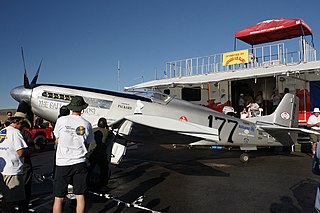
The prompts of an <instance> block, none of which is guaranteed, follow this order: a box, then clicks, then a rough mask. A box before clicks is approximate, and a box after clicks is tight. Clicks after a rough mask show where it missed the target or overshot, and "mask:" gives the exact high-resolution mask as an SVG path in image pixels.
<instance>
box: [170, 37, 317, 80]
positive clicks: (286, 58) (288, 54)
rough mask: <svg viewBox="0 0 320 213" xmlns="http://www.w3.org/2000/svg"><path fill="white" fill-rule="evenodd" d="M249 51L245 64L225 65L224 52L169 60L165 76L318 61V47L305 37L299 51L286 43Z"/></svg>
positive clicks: (300, 41) (172, 76)
mask: <svg viewBox="0 0 320 213" xmlns="http://www.w3.org/2000/svg"><path fill="white" fill-rule="evenodd" d="M248 51H249V63H245V64H235V65H230V66H223V65H222V60H223V53H219V54H214V55H209V56H202V57H195V58H187V59H182V60H177V61H171V62H167V63H166V76H165V77H166V78H175V77H183V76H193V75H201V74H209V73H216V72H226V71H230V70H242V69H254V68H258V67H264V68H268V67H272V66H280V65H291V64H299V63H307V62H311V61H316V49H315V48H314V47H313V46H312V45H310V44H309V43H308V42H307V41H306V40H305V39H300V40H299V50H297V51H288V49H287V48H285V44H284V43H278V44H271V45H266V46H259V47H254V48H249V49H248Z"/></svg>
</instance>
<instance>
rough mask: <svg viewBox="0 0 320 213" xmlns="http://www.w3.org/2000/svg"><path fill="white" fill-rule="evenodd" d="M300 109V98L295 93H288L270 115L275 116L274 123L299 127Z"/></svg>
mask: <svg viewBox="0 0 320 213" xmlns="http://www.w3.org/2000/svg"><path fill="white" fill-rule="evenodd" d="M298 111H299V98H298V97H297V96H296V95H294V94H290V93H287V94H286V95H285V96H284V97H283V98H282V100H281V102H280V104H279V106H278V107H277V108H276V110H275V111H274V112H273V113H272V114H271V115H270V116H273V124H275V125H279V126H282V127H297V126H298Z"/></svg>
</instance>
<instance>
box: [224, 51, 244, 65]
mask: <svg viewBox="0 0 320 213" xmlns="http://www.w3.org/2000/svg"><path fill="white" fill-rule="evenodd" d="M248 55H249V53H248V50H239V51H234V52H227V53H223V61H222V66H229V65H233V64H244V63H248V62H249V58H248Z"/></svg>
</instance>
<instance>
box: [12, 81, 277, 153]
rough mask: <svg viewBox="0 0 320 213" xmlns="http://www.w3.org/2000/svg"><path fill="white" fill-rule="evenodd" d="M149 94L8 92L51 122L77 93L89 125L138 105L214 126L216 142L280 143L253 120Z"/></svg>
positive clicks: (65, 89)
mask: <svg viewBox="0 0 320 213" xmlns="http://www.w3.org/2000/svg"><path fill="white" fill-rule="evenodd" d="M19 94H20V95H19ZM149 94H150V96H149V97H146V96H140V95H135V94H125V93H117V92H112V91H106V90H98V89H91V88H83V87H75V86H64V85H52V84H47V85H45V84H42V85H35V86H34V87H33V88H32V89H25V90H23V88H22V87H18V88H15V89H13V90H12V91H11V95H12V96H13V97H14V98H15V99H16V100H17V101H19V102H20V101H21V100H24V101H26V102H28V103H29V104H30V105H31V107H32V111H33V112H34V113H35V114H36V115H38V116H40V117H43V118H44V119H46V120H48V121H51V122H55V121H56V119H57V118H58V114H59V109H60V108H61V106H63V105H67V104H68V103H69V102H70V100H71V98H72V97H73V96H75V95H80V96H83V97H84V99H85V101H86V102H87V103H88V104H89V106H88V107H87V108H86V109H85V110H84V111H83V117H84V118H86V119H87V120H88V121H89V122H91V123H92V124H93V126H95V125H96V123H97V121H98V119H99V118H100V117H105V118H106V119H107V121H108V123H109V124H111V123H113V122H115V121H117V120H119V119H121V118H123V117H125V116H127V115H133V114H134V113H135V112H136V110H137V107H138V108H139V109H138V110H140V111H141V113H143V114H145V115H155V116H160V117H166V118H170V119H174V120H182V121H186V122H191V123H195V124H199V125H203V126H207V127H211V128H214V129H218V132H219V145H223V146H240V147H245V149H250V147H252V148H253V149H254V148H256V147H257V146H280V145H281V143H279V142H277V141H276V140H275V139H274V138H273V137H271V136H270V135H269V134H268V133H266V132H264V131H261V130H258V129H257V128H256V125H255V123H252V122H250V121H247V120H243V119H239V118H236V117H231V116H228V115H224V114H222V113H219V112H216V111H214V110H211V109H209V108H206V107H203V106H199V105H195V104H192V103H190V102H187V101H183V100H180V99H176V98H174V97H171V96H168V95H165V94H162V93H149ZM139 102H140V103H142V105H143V107H141V104H139ZM177 143H179V142H177ZM182 143H183V142H182Z"/></svg>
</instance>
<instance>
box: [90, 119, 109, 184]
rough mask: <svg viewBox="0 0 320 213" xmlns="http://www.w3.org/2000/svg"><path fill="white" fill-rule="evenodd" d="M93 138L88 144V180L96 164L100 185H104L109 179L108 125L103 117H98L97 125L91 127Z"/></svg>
mask: <svg viewBox="0 0 320 213" xmlns="http://www.w3.org/2000/svg"><path fill="white" fill-rule="evenodd" d="M92 130H93V135H94V140H93V141H92V142H91V143H90V144H89V150H88V152H89V162H90V166H89V182H90V178H92V177H93V176H92V175H93V170H94V168H95V166H96V165H98V166H99V169H100V186H101V187H106V185H107V184H108V180H109V160H108V155H107V143H108V136H109V126H108V124H107V120H106V119H105V118H100V119H99V121H98V127H96V128H93V129H92Z"/></svg>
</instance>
